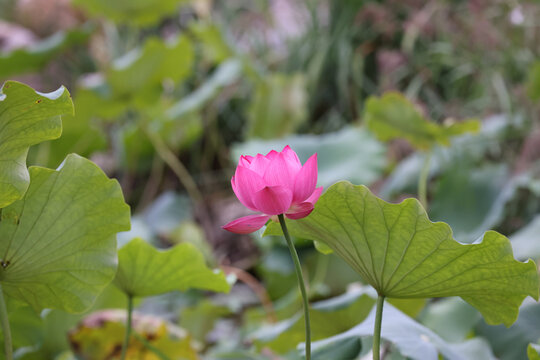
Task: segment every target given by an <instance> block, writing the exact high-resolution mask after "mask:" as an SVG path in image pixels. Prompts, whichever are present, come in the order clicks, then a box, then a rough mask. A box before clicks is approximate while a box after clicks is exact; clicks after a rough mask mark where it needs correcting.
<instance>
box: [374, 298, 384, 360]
mask: <svg viewBox="0 0 540 360" xmlns="http://www.w3.org/2000/svg"><path fill="white" fill-rule="evenodd" d="M383 305H384V295H379V297H378V298H377V312H376V313H375V328H374V329H373V360H379V359H380V358H381V324H382V312H383Z"/></svg>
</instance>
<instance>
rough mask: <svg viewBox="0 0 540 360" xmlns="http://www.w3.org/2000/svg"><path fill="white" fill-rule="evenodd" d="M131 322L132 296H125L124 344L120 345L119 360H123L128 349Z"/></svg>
mask: <svg viewBox="0 0 540 360" xmlns="http://www.w3.org/2000/svg"><path fill="white" fill-rule="evenodd" d="M132 321H133V296H131V295H128V296H127V323H126V335H125V337H124V343H123V344H122V354H121V355H120V359H121V360H125V358H126V354H127V349H128V347H129V338H130V337H131V327H132Z"/></svg>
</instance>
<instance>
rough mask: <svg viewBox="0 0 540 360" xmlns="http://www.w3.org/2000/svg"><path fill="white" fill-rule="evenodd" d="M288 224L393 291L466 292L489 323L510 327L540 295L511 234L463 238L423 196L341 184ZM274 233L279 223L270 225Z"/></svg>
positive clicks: (413, 294)
mask: <svg viewBox="0 0 540 360" xmlns="http://www.w3.org/2000/svg"><path fill="white" fill-rule="evenodd" d="M287 223H288V225H289V226H290V231H291V233H292V234H293V235H295V236H298V237H301V238H305V239H311V240H315V241H321V242H323V243H325V244H326V245H328V246H329V247H330V248H332V250H334V252H336V254H338V255H339V256H341V257H342V258H343V259H344V260H345V261H346V262H347V263H348V264H349V265H350V266H351V267H353V269H355V270H356V271H357V272H358V273H359V274H360V275H361V276H362V278H363V279H364V280H365V281H367V282H368V283H369V284H371V285H372V286H373V287H374V288H375V289H376V290H377V291H378V293H379V294H381V295H384V296H387V297H395V298H423V297H444V296H461V297H462V298H463V299H464V300H465V301H467V302H468V303H469V304H471V305H473V306H474V307H476V308H477V309H478V310H479V311H480V312H481V313H482V315H483V316H484V318H485V319H486V321H487V322H488V323H490V324H498V323H504V324H505V325H507V326H510V325H511V324H512V323H513V322H514V321H515V319H516V318H517V315H518V311H519V305H520V304H521V302H522V301H523V299H524V298H525V297H526V296H527V295H530V296H532V297H534V298H535V299H538V274H537V271H536V266H535V264H534V262H533V261H528V262H527V263H521V262H519V261H517V260H515V259H514V258H513V256H512V247H511V245H510V242H509V240H508V239H507V238H506V237H504V236H503V235H501V234H499V233H497V232H494V231H489V232H487V233H486V234H485V235H484V237H483V241H482V242H480V243H478V244H471V245H464V244H460V243H458V242H457V241H455V240H454V239H453V238H452V230H451V229H450V227H449V226H448V225H447V224H445V223H442V222H437V223H433V222H431V221H430V220H429V218H428V217H427V215H426V212H425V210H424V209H423V208H422V206H421V205H420V203H419V202H418V201H417V200H416V199H406V200H405V201H403V202H402V203H400V204H390V203H387V202H385V201H383V200H381V199H379V198H377V197H376V196H375V195H373V194H372V193H371V192H370V191H369V189H368V188H366V187H365V186H354V185H352V184H351V183H348V182H339V183H337V184H335V185H333V186H331V187H330V188H329V189H328V190H327V191H326V193H325V194H323V195H322V196H321V198H320V199H319V201H318V202H317V204H316V206H315V210H314V211H313V213H312V214H311V215H310V216H308V217H306V218H304V219H301V220H295V221H288V222H287ZM267 233H269V234H271V235H274V234H275V235H277V234H279V233H280V228H279V226H276V224H271V225H269V227H268V229H267Z"/></svg>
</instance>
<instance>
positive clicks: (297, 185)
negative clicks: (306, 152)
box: [293, 154, 317, 203]
mask: <svg viewBox="0 0 540 360" xmlns="http://www.w3.org/2000/svg"><path fill="white" fill-rule="evenodd" d="M316 185H317V154H313V155H312V156H311V157H310V158H309V159H308V160H307V161H306V163H305V164H304V166H303V167H302V169H300V171H299V172H298V174H296V178H295V179H294V191H293V203H300V202H302V201H304V200H306V199H307V198H308V196H310V195H311V194H312V193H313V191H314V190H315V186H316Z"/></svg>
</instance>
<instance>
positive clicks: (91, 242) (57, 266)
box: [0, 155, 129, 312]
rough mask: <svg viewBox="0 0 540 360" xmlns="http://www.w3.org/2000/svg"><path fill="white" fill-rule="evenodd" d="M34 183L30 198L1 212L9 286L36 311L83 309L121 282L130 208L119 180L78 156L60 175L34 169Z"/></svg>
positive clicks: (2, 274) (0, 275)
mask: <svg viewBox="0 0 540 360" xmlns="http://www.w3.org/2000/svg"><path fill="white" fill-rule="evenodd" d="M30 179H31V181H30V187H29V188H28V191H27V193H26V194H25V196H24V198H23V199H21V200H19V201H16V202H14V203H13V204H11V205H10V206H8V207H6V208H4V209H3V210H2V220H1V222H0V239H1V242H0V254H1V256H2V264H3V266H2V267H3V268H2V269H1V270H0V281H1V282H2V286H3V288H4V290H5V293H6V294H7V295H8V296H11V297H14V298H16V299H19V300H23V301H25V302H27V303H29V304H30V305H31V306H33V307H34V308H36V309H42V308H57V309H62V310H66V311H68V312H81V311H84V310H85V309H87V308H88V307H90V306H91V305H92V303H93V302H94V300H95V298H96V296H97V295H99V293H100V292H101V291H102V290H103V288H104V287H105V286H106V285H107V284H108V283H109V282H110V281H111V280H112V279H113V277H114V274H115V272H116V238H115V234H116V233H117V232H119V231H122V230H127V229H129V207H128V206H127V205H126V204H125V203H124V198H123V196H122V190H121V189H120V186H119V184H118V182H117V181H115V180H110V179H108V178H107V176H106V175H105V174H104V173H103V172H102V171H101V169H99V168H98V167H97V166H96V165H95V164H94V163H92V162H91V161H90V160H86V159H84V158H81V157H79V156H78V155H69V156H68V157H67V158H66V160H65V161H64V163H63V166H62V167H61V168H60V170H57V171H55V170H50V169H45V168H40V167H31V168H30Z"/></svg>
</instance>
